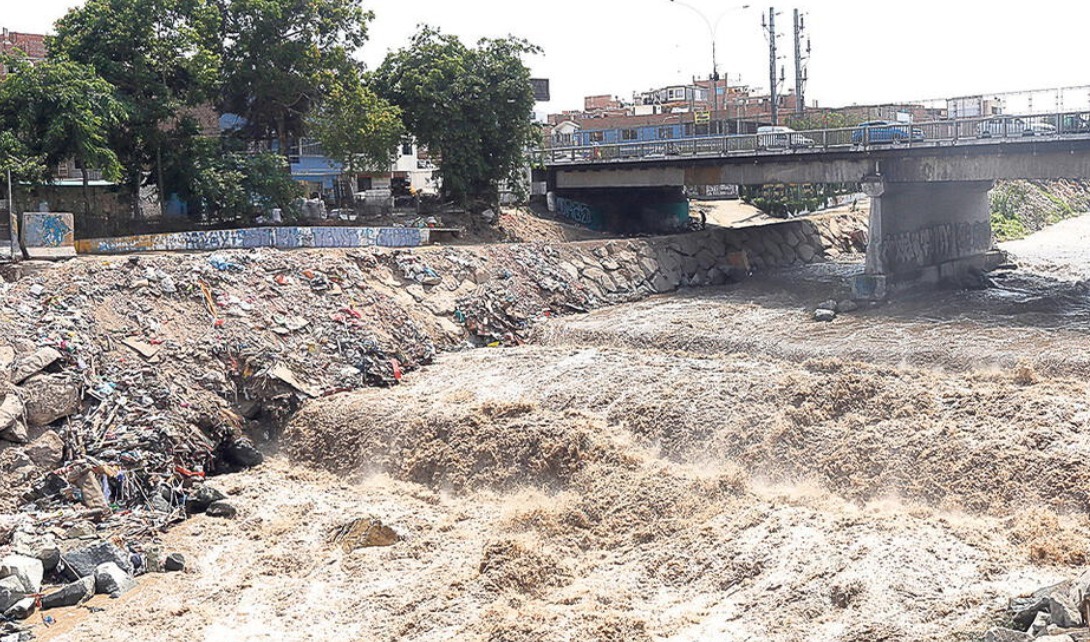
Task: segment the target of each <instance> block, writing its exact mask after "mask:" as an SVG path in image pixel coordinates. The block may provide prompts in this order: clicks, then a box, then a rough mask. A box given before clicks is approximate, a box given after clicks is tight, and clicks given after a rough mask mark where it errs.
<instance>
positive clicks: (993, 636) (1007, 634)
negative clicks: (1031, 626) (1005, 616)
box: [984, 628, 1033, 642]
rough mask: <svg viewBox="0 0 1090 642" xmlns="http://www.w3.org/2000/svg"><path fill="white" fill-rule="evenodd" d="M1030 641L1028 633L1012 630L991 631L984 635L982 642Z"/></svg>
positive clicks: (1031, 637) (1030, 637)
mask: <svg viewBox="0 0 1090 642" xmlns="http://www.w3.org/2000/svg"><path fill="white" fill-rule="evenodd" d="M1032 639H1033V636H1031V635H1030V634H1029V633H1023V632H1021V631H1015V630H1013V629H998V628H997V629H991V630H989V631H988V632H987V633H985V634H984V642H1029V641H1030V640H1032Z"/></svg>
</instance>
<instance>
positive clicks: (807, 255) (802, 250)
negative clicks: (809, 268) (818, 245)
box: [795, 243, 817, 263]
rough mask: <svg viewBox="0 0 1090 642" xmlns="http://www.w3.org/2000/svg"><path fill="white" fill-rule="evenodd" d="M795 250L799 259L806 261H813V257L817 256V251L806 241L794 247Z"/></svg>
mask: <svg viewBox="0 0 1090 642" xmlns="http://www.w3.org/2000/svg"><path fill="white" fill-rule="evenodd" d="M795 252H796V253H797V254H798V255H799V258H800V259H802V260H803V261H806V262H807V263H809V262H811V261H813V260H814V257H815V256H817V252H815V251H814V248H813V247H811V246H810V245H809V244H807V243H800V244H799V246H798V247H796V248H795Z"/></svg>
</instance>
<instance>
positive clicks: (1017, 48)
mask: <svg viewBox="0 0 1090 642" xmlns="http://www.w3.org/2000/svg"><path fill="white" fill-rule="evenodd" d="M686 1H687V2H688V4H690V5H692V6H694V7H697V8H698V9H701V10H702V11H703V12H704V13H705V14H706V15H708V17H709V19H710V20H712V21H714V19H715V17H716V16H717V15H719V13H720V12H722V11H723V10H724V9H727V8H730V7H732V6H738V4H739V3H740V1H744V0H726V1H725V2H724V1H720V0H686ZM0 4H2V5H4V8H3V10H2V11H0V26H4V27H7V28H8V29H11V30H14V31H31V32H34V31H49V30H50V25H51V24H52V22H53V21H54V20H56V19H57V18H58V17H60V16H61V15H63V14H64V12H65V11H66V10H67V9H68V8H70V7H72V6H75V5H79V4H82V0H35V1H34V2H21V1H19V0H0ZM365 4H366V5H367V6H368V7H369V8H371V9H373V10H374V12H375V14H376V19H375V21H374V22H373V23H372V25H371V40H370V42H369V43H368V44H367V46H366V47H365V48H364V49H363V51H362V52H361V56H362V58H363V59H364V60H365V61H366V62H367V63H368V65H370V66H372V67H373V66H375V65H377V64H378V63H379V62H381V60H382V58H383V56H384V55H385V53H386V52H387V51H388V50H390V49H395V48H398V47H401V46H403V45H405V44H406V43H407V41H408V38H409V37H410V36H411V34H412V33H413V32H414V31H415V27H416V25H417V24H420V23H428V24H431V25H436V26H439V27H440V28H441V29H443V30H444V31H446V32H448V33H453V34H456V35H458V36H460V37H462V38H463V39H465V40H467V41H475V40H476V39H477V38H479V37H483V36H504V35H509V34H510V35H516V36H520V37H523V38H526V39H528V40H530V41H532V42H534V43H535V44H537V45H539V46H541V47H542V48H544V50H545V53H544V55H543V56H540V57H536V58H535V59H533V60H531V61H530V66H531V69H532V71H533V73H534V75H535V76H538V77H546V78H549V79H550V80H551V82H552V94H553V100H552V102H551V103H548V104H545V105H540V106H539V111H549V112H555V111H560V110H562V109H575V108H579V107H581V106H582V97H583V96H585V95H592V94H607V93H608V94H614V95H621V96H624V97H631V95H632V92H633V91H635V90H645V89H650V88H652V87H658V86H663V85H667V84H672V83H677V82H684V81H686V80H688V79H691V78H692V76H694V75H697V76H705V77H706V76H707V74H708V73H710V71H711V44H710V42H711V40H710V35H709V33H708V28H707V27H706V26H705V24H704V22H703V21H701V19H700V18H699V17H698V16H697V15H696V13H694V12H693V11H691V10H689V9H687V8H685V7H683V6H680V5H678V4H676V3H672V2H671V1H670V0H549V1H546V2H534V3H531V2H524V1H519V0H458V1H455V0H369V1H366V2H365ZM795 7H798V8H799V9H800V10H802V11H804V12H806V14H807V18H806V20H807V27H808V31H809V35H810V38H811V40H812V43H813V54H812V59H811V61H810V83H809V86H808V89H807V102H808V103H812V102H813V101H814V100H817V101H818V102H819V104H820V105H822V106H838V105H845V104H851V103H859V104H873V103H888V102H899V101H908V100H919V99H928V98H942V97H948V96H961V95H969V94H976V93H991V92H1001V91H1013V90H1019V89H1041V88H1049V87H1058V86H1072V85H1084V84H1090V70H1088V69H1087V67H1086V60H1087V43H1088V41H1090V34H1088V32H1087V29H1088V27H1090V2H1083V1H1082V0H1037V1H1036V2H1033V3H1004V2H1001V1H998V0H993V1H992V2H962V1H955V0H916V1H915V2H901V3H896V5H895V4H894V3H885V2H880V1H877V0H871V1H863V0H837V1H834V0H805V1H804V0H799V2H798V3H797V4H794V5H792V4H788V3H787V2H785V1H784V2H783V3H782V6H778V7H777V9H778V10H779V11H780V12H781V14H780V15H779V16H778V17H777V30H778V31H780V32H781V33H782V34H783V36H782V37H781V38H780V39H779V40H778V42H779V43H780V50H781V52H782V55H783V56H784V58H783V60H781V64H782V65H783V66H784V67H785V75H786V77H787V85H788V86H792V85H793V84H794V68H793V65H792V55H793V52H792V46H793V41H792V35H791V12H792V9H794V8H795ZM896 7H903V8H904V9H898V8H896ZM767 12H768V5H767V4H765V5H754V6H752V7H751V8H749V9H745V10H735V11H730V12H729V13H727V14H726V16H725V17H724V19H723V21H722V23H721V25H720V27H719V30H718V38H717V42H718V50H719V51H718V60H719V69H720V73H724V72H728V73H730V75H731V81H732V82H737V78H738V76H739V74H740V75H741V78H742V81H743V82H744V83H745V84H748V85H751V86H754V87H761V88H767V87H768V47H767V44H766V40H765V38H764V35H763V31H762V29H761V14H762V13H765V14H767Z"/></svg>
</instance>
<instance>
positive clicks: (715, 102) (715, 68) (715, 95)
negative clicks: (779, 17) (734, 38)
mask: <svg viewBox="0 0 1090 642" xmlns="http://www.w3.org/2000/svg"><path fill="white" fill-rule="evenodd" d="M670 2H672V3H674V4H679V5H681V6H683V7H685V8H687V9H689V10H690V11H692V12H693V13H695V14H696V15H698V16H700V19H701V20H703V21H704V25H705V26H707V27H708V35H709V36H710V37H711V39H712V78H711V80H712V82H711V89H712V116H713V117H714V115H715V112H717V111H719V63H718V61H717V59H716V47H715V36H716V33H718V31H719V23H720V22H722V20H723V17H724V16H726V15H727V14H728V13H730V12H732V11H740V10H742V9H748V8H749V5H748V4H743V5H740V6H737V7H731V8H729V9H725V10H723V12H722V13H720V14H719V16H718V17H717V18H716V19H715V22H712V21H711V20H708V16H706V15H704V12H703V11H701V10H700V9H697V8H696V7H694V6H692V5H691V4H686V3H684V2H679V0H670ZM728 85H729V83H728Z"/></svg>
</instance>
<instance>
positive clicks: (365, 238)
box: [75, 227, 428, 254]
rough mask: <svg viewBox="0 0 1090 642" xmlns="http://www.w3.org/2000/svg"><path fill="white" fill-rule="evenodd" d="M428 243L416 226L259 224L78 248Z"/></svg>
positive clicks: (84, 250)
mask: <svg viewBox="0 0 1090 642" xmlns="http://www.w3.org/2000/svg"><path fill="white" fill-rule="evenodd" d="M427 242H428V230H427V229H420V228H415V227H256V228H247V229H238V230H207V231H197V232H179V233H176V234H145V235H141V236H125V237H117V238H108V239H86V240H81V241H77V242H76V244H75V249H76V251H77V252H79V253H80V254H127V253H130V252H170V251H179V250H190V251H209V250H225V249H246V248H255V247H275V248H279V249H284V250H289V249H298V248H308V247H317V248H339V247H343V248H352V247H374V246H380V247H416V246H419V245H424V244H426V243H427Z"/></svg>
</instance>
